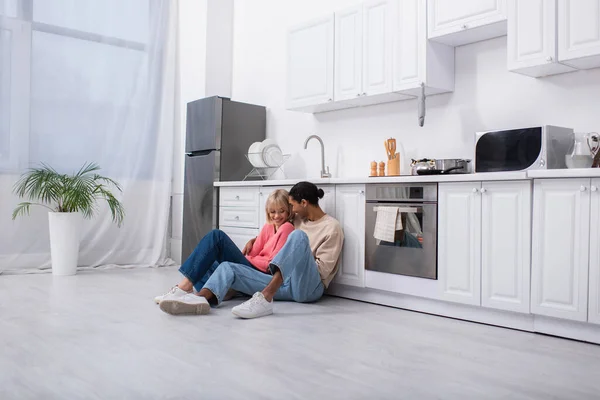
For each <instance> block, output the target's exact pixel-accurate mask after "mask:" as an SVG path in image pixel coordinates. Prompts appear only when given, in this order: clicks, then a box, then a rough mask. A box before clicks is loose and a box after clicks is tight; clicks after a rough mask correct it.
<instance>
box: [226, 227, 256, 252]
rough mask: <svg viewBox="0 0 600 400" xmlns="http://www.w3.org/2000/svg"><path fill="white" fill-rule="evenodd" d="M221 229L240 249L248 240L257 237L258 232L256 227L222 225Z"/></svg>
mask: <svg viewBox="0 0 600 400" xmlns="http://www.w3.org/2000/svg"><path fill="white" fill-rule="evenodd" d="M221 230H222V231H223V232H225V233H226V234H227V236H229V238H231V240H232V241H233V243H235V245H236V246H237V247H239V249H240V250H243V249H244V246H246V243H248V241H250V240H251V239H254V238H255V237H257V236H258V232H259V229H257V228H234V227H229V226H225V227H222V228H221Z"/></svg>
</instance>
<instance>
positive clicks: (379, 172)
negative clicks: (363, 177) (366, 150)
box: [377, 161, 385, 176]
mask: <svg viewBox="0 0 600 400" xmlns="http://www.w3.org/2000/svg"><path fill="white" fill-rule="evenodd" d="M377 176H385V163H384V162H383V161H380V162H379V169H378V170H377Z"/></svg>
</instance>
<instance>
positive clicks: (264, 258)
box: [246, 222, 294, 272]
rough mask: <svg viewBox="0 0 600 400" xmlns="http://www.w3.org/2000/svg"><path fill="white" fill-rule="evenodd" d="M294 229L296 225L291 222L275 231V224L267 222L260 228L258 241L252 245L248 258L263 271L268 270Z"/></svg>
mask: <svg viewBox="0 0 600 400" xmlns="http://www.w3.org/2000/svg"><path fill="white" fill-rule="evenodd" d="M293 231H294V225H292V224H291V223H289V222H286V223H285V224H283V225H281V226H280V227H279V229H278V230H277V232H275V226H274V225H271V224H265V226H263V228H262V229H261V230H260V233H259V234H258V237H257V238H256V242H254V246H252V250H250V253H249V254H248V255H247V256H246V258H247V259H248V261H250V262H251V263H252V265H254V266H255V267H256V268H258V269H259V270H261V271H263V272H267V271H268V269H269V263H270V262H271V260H272V259H273V257H275V255H276V254H277V253H278V252H279V250H281V248H282V247H283V245H284V244H285V241H286V240H287V237H288V235H289V234H290V233H292V232H293Z"/></svg>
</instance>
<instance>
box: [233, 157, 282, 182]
mask: <svg viewBox="0 0 600 400" xmlns="http://www.w3.org/2000/svg"><path fill="white" fill-rule="evenodd" d="M245 156H246V159H247V160H248V162H249V163H250V165H252V162H251V161H250V158H251V157H252V156H255V157H260V159H262V156H263V155H262V153H248V154H245ZM291 156H292V155H291V154H282V155H281V163H278V164H279V165H276V166H272V167H253V168H252V171H250V172H249V173H248V174H246V176H245V177H244V179H243V180H247V179H249V178H255V179H256V178H260V179H262V180H267V179H269V178H270V177H271V176H273V174H275V172H277V171H280V170H281V171H282V172H283V169H282V168H281V167H283V164H285V162H286V161H287V160H289V159H290V157H291Z"/></svg>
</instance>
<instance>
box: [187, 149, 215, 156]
mask: <svg viewBox="0 0 600 400" xmlns="http://www.w3.org/2000/svg"><path fill="white" fill-rule="evenodd" d="M213 151H217V149H210V150H197V151H192V152H191V153H185V155H186V156H188V157H205V156H208V155H210V153H212V152H213Z"/></svg>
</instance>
